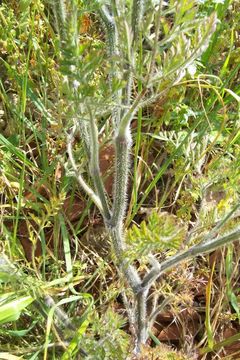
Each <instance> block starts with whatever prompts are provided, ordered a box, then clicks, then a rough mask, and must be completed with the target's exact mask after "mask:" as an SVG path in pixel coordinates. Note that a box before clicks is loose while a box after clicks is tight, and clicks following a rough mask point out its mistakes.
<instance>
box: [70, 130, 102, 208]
mask: <svg viewBox="0 0 240 360" xmlns="http://www.w3.org/2000/svg"><path fill="white" fill-rule="evenodd" d="M75 130H76V128H75V126H74V127H73V130H72V131H71V133H70V135H69V136H68V140H67V152H68V156H69V160H70V163H71V165H72V168H73V171H74V174H75V176H76V179H77V180H78V182H79V184H80V186H81V187H82V189H83V190H84V191H85V192H86V194H87V195H88V196H89V197H90V199H91V200H92V201H93V202H94V204H95V205H96V206H97V208H98V209H99V210H100V212H101V213H102V214H103V206H102V203H101V200H100V198H99V196H98V195H97V194H96V193H95V192H94V191H93V189H92V188H91V187H90V186H89V185H88V184H87V183H86V181H85V180H84V179H83V177H82V175H81V174H80V173H79V170H78V168H77V165H76V162H75V160H74V156H73V152H72V142H73V136H74V133H75Z"/></svg>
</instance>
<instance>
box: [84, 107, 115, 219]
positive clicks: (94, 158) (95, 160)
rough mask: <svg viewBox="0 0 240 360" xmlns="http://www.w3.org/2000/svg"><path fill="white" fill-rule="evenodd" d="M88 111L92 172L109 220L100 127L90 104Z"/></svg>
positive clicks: (104, 212) (104, 213)
mask: <svg viewBox="0 0 240 360" xmlns="http://www.w3.org/2000/svg"><path fill="white" fill-rule="evenodd" d="M88 111H89V115H90V126H89V132H90V166H89V168H90V174H91V177H92V179H93V182H94V186H95V190H96V191H97V193H98V196H99V198H100V201H101V204H102V210H103V216H104V218H106V219H107V220H108V219H110V216H111V214H110V210H109V206H108V203H107V197H106V191H105V188H104V185H103V181H102V178H101V175H100V166H99V142H98V128H97V125H96V122H95V121H94V118H93V114H92V112H91V109H90V107H89V106H88Z"/></svg>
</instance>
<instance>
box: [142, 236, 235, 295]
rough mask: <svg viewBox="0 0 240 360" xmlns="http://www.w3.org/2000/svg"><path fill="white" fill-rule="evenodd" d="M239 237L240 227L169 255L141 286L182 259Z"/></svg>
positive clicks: (206, 251)
mask: <svg viewBox="0 0 240 360" xmlns="http://www.w3.org/2000/svg"><path fill="white" fill-rule="evenodd" d="M239 239H240V229H238V230H235V231H233V232H231V233H230V234H228V235H225V236H221V237H217V238H215V239H213V240H209V241H206V242H204V241H203V242H201V243H200V244H198V245H194V246H192V247H191V248H189V249H187V250H185V251H183V252H181V253H179V254H176V255H174V256H171V257H170V258H169V259H167V260H165V261H164V262H162V263H160V264H159V265H160V271H159V268H153V269H152V270H151V271H150V272H149V273H148V274H147V275H146V276H145V277H144V279H143V281H142V287H143V288H144V287H145V286H146V287H148V286H150V285H152V284H153V282H154V281H155V280H157V279H158V278H159V277H160V276H161V275H162V274H164V273H165V272H166V271H168V270H170V269H172V268H173V267H175V266H177V265H178V264H180V263H181V262H182V261H184V260H188V259H192V258H194V257H196V256H198V255H202V254H204V253H208V252H211V251H213V250H215V249H217V248H218V247H220V246H223V245H226V244H229V243H231V242H233V241H236V240H239Z"/></svg>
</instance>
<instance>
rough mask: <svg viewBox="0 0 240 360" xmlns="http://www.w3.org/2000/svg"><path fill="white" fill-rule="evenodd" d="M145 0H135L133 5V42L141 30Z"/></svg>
mask: <svg viewBox="0 0 240 360" xmlns="http://www.w3.org/2000/svg"><path fill="white" fill-rule="evenodd" d="M144 2H145V1H144V0H133V5H132V11H131V12H132V14H131V15H132V32H133V42H135V41H136V40H137V37H138V34H139V32H140V27H141V21H142V17H143V12H144Z"/></svg>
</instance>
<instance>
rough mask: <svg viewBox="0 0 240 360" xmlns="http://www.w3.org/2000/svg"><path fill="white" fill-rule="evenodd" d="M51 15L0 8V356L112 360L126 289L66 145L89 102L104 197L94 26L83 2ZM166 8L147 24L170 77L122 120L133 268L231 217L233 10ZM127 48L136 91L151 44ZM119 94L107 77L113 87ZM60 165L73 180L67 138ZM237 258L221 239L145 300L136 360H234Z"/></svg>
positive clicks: (101, 93) (78, 145) (223, 5)
mask: <svg viewBox="0 0 240 360" xmlns="http://www.w3.org/2000/svg"><path fill="white" fill-rule="evenodd" d="M126 3H127V5H128V4H129V2H126ZM58 4H61V1H59V3H58V2H50V1H42V0H36V1H31V0H20V1H14V0H9V1H2V4H1V6H0V72H1V80H0V127H1V133H0V159H1V163H0V166H1V172H0V188H1V205H0V206H1V207H0V210H1V242H0V247H1V251H2V255H1V257H0V286H1V287H0V289H1V296H0V324H1V327H0V351H1V352H0V358H2V359H44V360H45V359H63V360H65V359H78V358H82V357H83V356H84V354H85V353H87V358H89V359H126V358H127V357H129V358H131V352H132V347H133V344H132V339H131V335H130V334H131V329H129V324H128V320H127V316H126V310H125V307H124V301H123V298H122V297H121V295H120V294H121V290H122V289H124V286H125V283H124V281H123V280H122V279H121V277H119V274H118V273H117V270H116V268H115V266H114V257H113V256H112V252H111V246H110V244H109V239H108V236H107V235H106V232H105V230H104V226H103V222H102V219H101V216H100V214H99V213H98V211H97V210H96V209H95V207H94V206H93V204H92V202H91V201H90V200H89V199H88V198H87V196H86V195H85V194H84V193H83V192H82V190H81V189H80V188H79V186H78V184H77V182H76V179H75V176H74V174H73V172H72V169H71V166H69V163H68V156H67V149H66V147H67V146H66V141H67V140H66V139H67V132H68V130H69V129H70V128H71V127H72V125H73V120H74V119H75V118H76V116H77V114H78V112H79V111H80V110H79V109H80V108H81V106H82V104H84V101H86V99H89V98H90V99H94V104H93V107H94V111H96V112H98V114H100V115H99V120H98V128H99V132H100V137H101V148H100V165H101V171H102V174H103V176H104V177H105V186H106V189H107V191H108V194H109V197H110V198H111V195H112V183H113V169H112V165H113V158H114V148H113V145H112V143H111V138H112V133H111V131H112V130H111V126H110V122H109V113H108V107H109V106H111V97H110V95H109V90H108V87H107V79H108V77H109V76H110V75H111V74H109V70H108V69H109V68H110V65H109V60H108V55H107V48H106V36H105V29H104V26H103V24H102V23H101V21H100V18H99V16H98V13H97V10H96V9H97V8H96V6H95V5H96V4H95V2H94V1H92V2H85V1H70V2H69V5H68V6H69V7H71V6H72V7H73V8H74V6H75V7H76V11H75V12H74V13H73V16H72V17H71V19H70V21H69V22H68V28H67V29H66V28H64V27H62V26H61V20H62V17H64V13H62V14H61V7H58ZM149 6H154V1H149ZM165 6H166V9H169V8H168V6H169V7H170V9H171V11H169V12H168V11H166V12H165V13H164V16H162V17H161V36H162V37H163V38H164V39H165V40H164V41H165V42H163V44H162V47H161V51H162V55H163V57H164V62H163V64H162V71H163V73H164V74H168V75H169V76H168V77H166V78H164V79H161V81H159V82H157V83H154V84H153V85H152V88H151V89H150V90H149V91H152V93H151V94H150V95H151V96H153V94H159V93H161V92H162V91H163V90H164V89H168V90H167V91H165V92H164V94H163V95H162V96H161V97H158V96H156V99H154V101H151V102H146V104H145V106H144V107H143V108H142V109H140V110H139V111H138V113H137V115H136V117H135V119H134V121H133V123H132V135H133V148H132V164H131V169H130V172H131V183H130V184H129V196H128V205H129V207H128V214H127V218H126V240H127V243H128V245H129V253H130V255H131V254H132V256H133V258H134V259H141V262H140V263H139V271H140V272H141V271H144V270H145V268H146V267H145V263H144V259H145V255H146V254H147V253H148V252H149V251H151V252H153V253H155V254H157V256H158V257H159V258H160V259H164V258H167V257H168V256H169V255H171V254H174V253H176V252H177V251H178V250H179V249H184V248H185V246H188V245H189V244H194V243H197V241H198V240H199V239H200V238H201V237H202V236H203V235H207V234H208V233H209V232H210V231H211V230H212V229H213V227H214V226H216V225H217V224H221V229H220V230H219V232H220V233H226V232H229V231H231V230H232V229H235V228H236V227H238V226H239V216H240V214H239V207H238V206H239V189H240V172H239V168H240V147H239V144H240V130H239V129H240V119H239V100H240V98H239V96H240V94H239V86H238V80H239V56H240V54H239V41H240V39H239V33H238V29H239V23H240V15H239V14H240V6H239V2H238V1H237V0H232V1H230V0H229V1H224V0H223V1H217V0H215V1H211V0H206V1H204V0H203V1H184V0H181V1H177V2H175V3H174V2H173V1H170V5H167V4H165ZM213 11H215V12H216V14H217V18H218V19H219V21H218V23H217V26H216V29H215V31H214V33H213V35H212V37H211V41H210V42H209V45H208V46H207V48H206V49H204V52H203V54H202V56H201V57H198V58H197V59H196V60H194V61H193V62H191V64H190V65H189V66H185V67H184V66H182V70H183V71H182V72H181V71H180V72H179V77H180V80H179V81H178V83H177V84H175V85H174V84H172V83H171V82H172V78H171V72H172V71H173V69H175V67H177V66H179V64H181V63H183V62H184V61H185V59H186V58H187V55H188V51H189V52H190V51H191V49H192V48H194V47H196V46H197V45H198V43H197V42H198V41H199V38H198V32H197V30H196V29H197V28H198V24H202V21H203V19H208V16H210V14H211V13H212V12H213ZM146 16H147V15H146ZM173 24H175V25H176V26H179V28H180V29H181V31H182V28H183V29H184V31H182V32H184V34H185V35H186V36H182V32H181V31H180V32H179V33H178V35H177V36H176V38H175V39H170V35H171V30H172V25H173ZM193 24H194V25H193ZM207 24H208V23H207V22H206V23H204V25H205V26H206V27H207ZM76 25H77V26H76ZM194 26H195V27H194ZM76 28H77V30H78V31H77V33H76ZM192 28H194V29H195V30H194V31H193V32H192ZM200 30H202V28H200V25H199V31H200ZM189 34H190V35H189ZM166 38H167V39H169V41H167V42H166ZM62 39H65V40H64V41H65V42H64V43H63V42H62V41H63V40H62ZM141 40H143V41H142V55H143V57H142V58H141V56H139V58H138V63H137V67H138V74H137V75H138V76H137V79H138V82H137V83H136V94H137V91H140V90H141V86H143V81H142V77H141V74H143V73H144V71H145V70H146V67H147V62H146V63H144V62H143V61H142V59H148V58H147V54H148V53H150V52H151V38H149V39H146V38H144V37H143V39H141ZM160 40H161V39H160ZM76 42H77V46H76ZM140 55H141V54H140ZM80 59H81V60H80ZM157 60H159V59H157ZM115 61H118V60H117V59H115ZM159 63H160V60H159ZM183 65H184V64H183ZM122 86H123V84H121V83H120V84H119V83H118V81H117V80H116V81H115V82H113V88H114V91H117V90H118V89H120V88H121V87H122ZM81 131H82V132H83V131H84V128H82V129H81ZM74 154H75V156H76V158H77V159H78V163H79V164H80V169H81V173H82V174H83V175H84V176H85V177H86V178H87V177H88V174H89V172H88V168H87V161H88V160H87V156H86V149H85V148H84V142H83V141H82V140H81V139H80V138H79V136H78V134H76V136H75V139H74ZM226 215H229V218H228V221H226V222H223V219H224V218H225V217H226ZM239 258H240V250H239V244H238V243H234V244H233V245H228V246H226V247H225V248H224V249H221V250H218V251H215V252H213V253H211V254H210V255H207V256H201V257H198V258H197V259H195V260H194V261H192V262H185V263H183V264H182V265H179V266H178V267H177V268H176V269H174V270H172V271H171V272H169V273H168V274H167V275H166V276H164V277H163V278H162V279H161V281H159V282H157V283H156V285H155V286H154V288H153V289H152V294H151V299H150V300H151V301H152V302H153V303H154V301H155V299H156V298H157V295H160V298H159V300H158V301H159V304H155V305H156V308H157V311H158V314H157V317H156V321H155V322H154V323H153V324H152V329H151V333H150V336H149V341H148V345H149V346H150V347H151V348H150V347H149V348H147V346H146V348H144V349H143V351H142V358H143V359H147V358H151V359H152V358H156V359H185V358H186V359H219V358H221V359H239V358H240V348H239V339H240V328H239V317H240V308H239V272H238V266H239ZM157 305H160V307H158V306H157ZM166 345H169V346H171V348H170V347H167V346H166ZM132 358H133V357H132Z"/></svg>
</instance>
